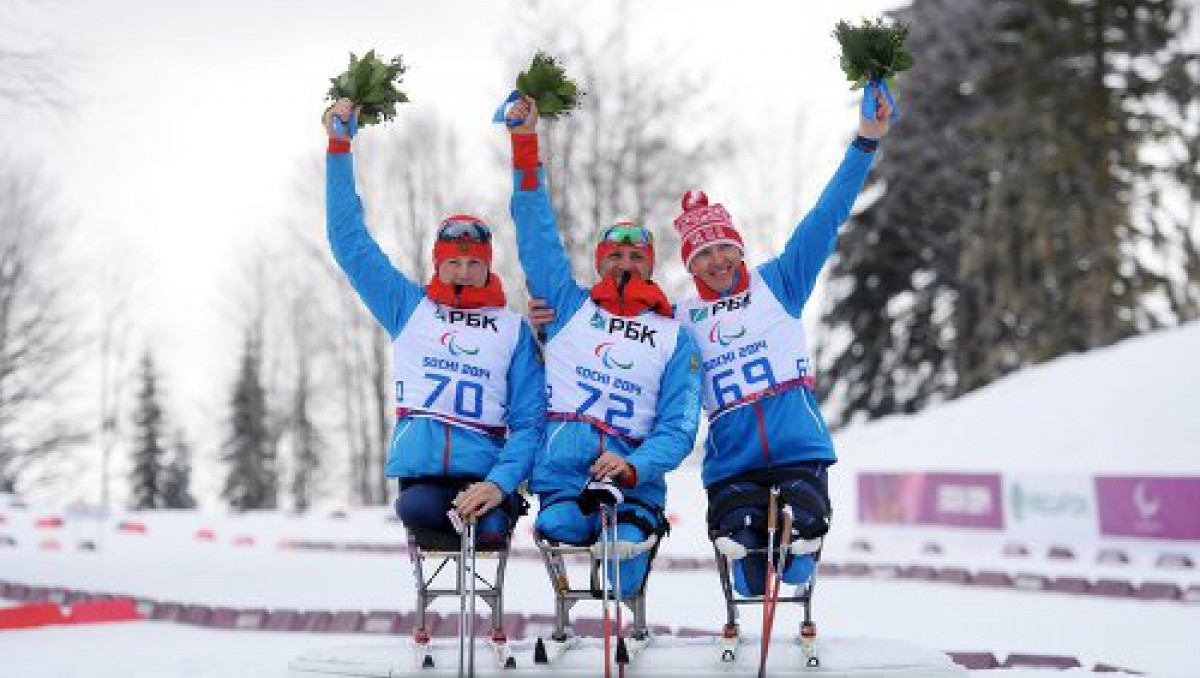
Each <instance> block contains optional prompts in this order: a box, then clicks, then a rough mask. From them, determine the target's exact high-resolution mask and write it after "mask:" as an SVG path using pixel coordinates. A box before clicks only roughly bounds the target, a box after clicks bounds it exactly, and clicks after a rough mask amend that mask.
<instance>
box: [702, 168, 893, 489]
mask: <svg viewBox="0 0 1200 678" xmlns="http://www.w3.org/2000/svg"><path fill="white" fill-rule="evenodd" d="M873 158H874V155H873V154H871V153H867V152H865V151H862V150H859V149H858V148H856V147H854V146H851V147H850V149H849V150H848V151H847V152H846V156H845V158H843V160H842V164H841V166H839V167H838V170H837V173H836V174H834V175H833V179H831V180H830V181H829V184H828V185H827V186H826V187H825V190H824V192H822V193H821V198H820V199H819V200H818V201H817V204H816V206H815V207H813V208H812V210H810V211H809V213H808V214H807V215H805V217H804V220H803V221H801V222H800V224H799V225H797V226H796V230H795V231H794V232H793V233H792V237H791V238H790V239H789V240H788V242H787V245H786V246H785V247H784V249H783V253H782V254H780V255H779V256H778V257H776V258H774V259H772V260H770V261H768V262H766V263H765V264H763V265H761V266H759V267H758V272H759V273H760V274H761V275H762V277H763V279H764V280H765V281H766V284H767V287H768V288H769V289H770V290H771V292H772V293H773V294H774V295H775V297H776V298H777V299H779V301H780V303H782V304H783V307H784V308H785V309H786V310H787V311H788V313H790V314H791V315H792V316H794V317H796V318H797V319H798V318H799V317H800V314H801V312H802V311H803V310H804V305H805V303H806V302H807V301H808V297H809V295H810V294H812V290H813V286H814V285H815V284H816V282H817V276H818V275H820V273H821V269H822V268H824V266H825V262H826V261H827V260H828V259H829V255H830V254H832V253H833V250H834V247H835V246H836V245H837V235H838V228H839V227H840V226H841V225H842V224H843V223H845V221H846V219H847V218H848V217H849V216H850V209H851V207H853V205H854V199H855V198H856V197H857V196H858V194H859V191H861V190H862V187H863V183H864V182H865V181H866V178H867V172H868V171H869V170H870V169H871V161H872V159H873ZM704 450H705V454H704V469H703V478H704V485H705V486H706V487H707V486H710V485H712V484H713V483H716V482H718V481H721V480H724V479H726V478H729V477H731V476H734V475H737V474H739V473H744V472H747V471H755V470H762V469H766V468H769V467H777V466H781V465H787V464H789V463H795V462H800V461H828V462H829V463H834V462H836V461H837V457H836V455H835V454H834V452H833V441H832V440H831V439H830V437H829V428H828V427H827V426H826V424H825V420H824V418H823V417H822V416H821V412H820V410H819V409H818V407H817V400H816V397H815V396H814V395H813V393H812V391H811V390H809V389H807V388H797V389H792V390H789V391H785V392H783V393H781V394H779V395H776V396H774V397H772V398H766V399H764V400H761V401H759V403H757V404H756V406H754V407H742V408H739V409H737V410H734V411H732V412H729V413H728V414H726V415H724V416H722V417H720V418H718V419H717V421H716V422H715V423H714V424H713V425H712V426H711V427H710V428H709V432H708V440H707V441H706V442H705V445H704Z"/></svg>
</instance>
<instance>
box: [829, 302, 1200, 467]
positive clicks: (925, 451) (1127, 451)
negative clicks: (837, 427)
mask: <svg viewBox="0 0 1200 678" xmlns="http://www.w3.org/2000/svg"><path fill="white" fill-rule="evenodd" d="M1198 354H1200V323H1191V324H1189V325H1186V326H1183V327H1180V328H1175V329H1169V330H1163V331H1160V332H1155V333H1152V334H1149V335H1145V336H1141V337H1136V338H1133V339H1129V340H1127V341H1124V342H1121V343H1119V344H1116V345H1114V346H1110V347H1107V348H1103V349H1099V350H1096V351H1091V352H1089V353H1086V354H1083V355H1074V356H1066V357H1063V358H1059V359H1057V360H1053V361H1051V362H1048V363H1045V364H1042V365H1038V366H1035V367H1030V368H1028V369H1025V370H1022V371H1020V372H1017V373H1015V374H1013V375H1011V376H1009V377H1007V378H1005V379H1002V380H1000V381H998V382H995V383H993V384H990V385H988V386H986V387H984V388H982V389H980V390H978V391H976V392H974V393H971V394H968V395H966V396H963V397H962V398H959V399H957V400H954V401H951V402H948V403H944V404H941V405H939V406H935V407H932V408H929V409H927V410H925V411H923V412H921V413H918V414H916V415H910V416H893V417H888V418H886V419H882V420H880V421H877V422H872V423H870V424H866V425H861V426H855V427H853V428H849V429H847V430H845V431H844V432H842V433H841V434H840V435H838V436H837V438H836V443H837V449H838V455H839V458H840V459H841V464H842V466H843V469H842V470H843V471H845V469H846V467H850V468H854V469H858V468H867V467H870V468H873V469H880V470H884V469H887V470H892V469H895V470H908V469H919V470H957V471H971V470H984V471H997V470H1008V471H1016V470H1022V471H1071V472H1077V471H1081V470H1086V471H1092V472H1133V473H1162V474H1200V359H1197V355H1198Z"/></svg>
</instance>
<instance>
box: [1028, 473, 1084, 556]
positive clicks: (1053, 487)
mask: <svg viewBox="0 0 1200 678" xmlns="http://www.w3.org/2000/svg"><path fill="white" fill-rule="evenodd" d="M1004 499H1005V501H1004V518H1005V520H1004V524H1005V528H1006V529H1007V530H1008V531H1009V532H1010V533H1012V535H1013V536H1014V537H1021V538H1027V539H1031V540H1038V541H1045V540H1055V539H1059V540H1062V539H1066V540H1068V541H1073V540H1076V539H1087V540H1089V541H1090V540H1095V539H1096V538H1097V537H1099V536H1100V531H1099V521H1098V519H1097V514H1096V499H1095V493H1094V490H1093V487H1092V476H1090V475H1084V474H1082V473H1081V474H1066V473H1063V474H1036V473H1011V474H1005V475H1004Z"/></svg>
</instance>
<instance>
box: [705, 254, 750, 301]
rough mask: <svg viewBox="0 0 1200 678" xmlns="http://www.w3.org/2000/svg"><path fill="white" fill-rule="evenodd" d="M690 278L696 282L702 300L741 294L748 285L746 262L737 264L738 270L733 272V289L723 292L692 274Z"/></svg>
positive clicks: (714, 299) (713, 299)
mask: <svg viewBox="0 0 1200 678" xmlns="http://www.w3.org/2000/svg"><path fill="white" fill-rule="evenodd" d="M692 280H693V281H694V282H695V283H696V291H697V292H699V293H700V298H701V299H702V300H704V301H716V300H717V299H721V298H724V297H731V296H733V295H735V294H741V293H742V292H745V291H746V289H747V288H749V287H750V272H749V271H747V270H746V262H744V261H743V262H742V263H740V264H738V270H737V272H736V273H734V274H733V289H731V290H728V291H726V292H724V293H722V292H717V291H716V290H714V289H713V288H711V287H709V286H708V285H705V284H704V282H703V281H702V280H700V278H698V277H696V276H692Z"/></svg>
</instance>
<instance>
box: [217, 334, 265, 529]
mask: <svg viewBox="0 0 1200 678" xmlns="http://www.w3.org/2000/svg"><path fill="white" fill-rule="evenodd" d="M261 364H262V358H261V352H260V349H259V347H258V341H257V340H256V339H254V338H253V337H250V336H248V337H247V339H246V342H245V346H244V348H243V352H242V358H241V366H240V368H239V370H238V378H237V382H236V383H235V384H234V387H233V395H232V397H231V398H230V403H229V405H230V415H229V428H230V431H229V437H228V438H227V439H226V442H225V446H224V449H223V451H222V454H221V458H222V460H223V461H224V462H225V463H226V464H227V465H228V472H227V475H226V477H225V484H224V487H223V488H222V490H221V497H222V498H223V499H224V500H225V501H226V502H227V503H228V504H229V506H230V507H231V508H234V509H236V510H239V511H246V510H250V509H271V508H275V506H276V500H277V497H276V495H275V487H276V483H275V478H274V473H275V469H274V463H273V460H271V459H270V458H269V449H268V447H269V446H268V440H267V411H266V396H265V394H264V392H263V387H262V379H261V376H260V373H261V369H262V368H261Z"/></svg>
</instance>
